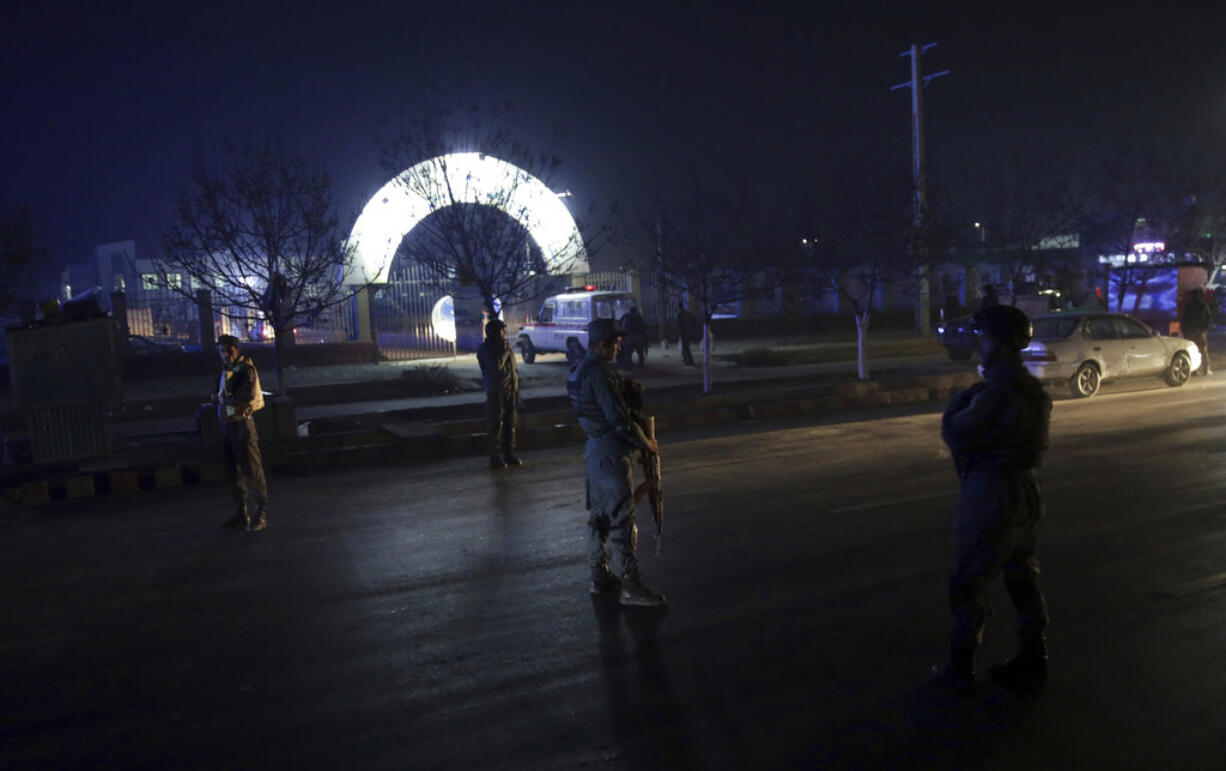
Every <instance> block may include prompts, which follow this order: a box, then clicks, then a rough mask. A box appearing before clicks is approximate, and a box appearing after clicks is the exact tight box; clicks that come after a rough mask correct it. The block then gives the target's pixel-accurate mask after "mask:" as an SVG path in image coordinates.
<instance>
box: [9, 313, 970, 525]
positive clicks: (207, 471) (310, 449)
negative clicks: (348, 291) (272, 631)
mask: <svg viewBox="0 0 1226 771" xmlns="http://www.w3.org/2000/svg"><path fill="white" fill-rule="evenodd" d="M899 343H901V344H902V345H901V349H900V348H899ZM766 345H770V343H769V342H768V341H745V342H740V341H738V342H736V343H727V344H723V345H721V346H719V347H718V348H717V349H716V350H715V352H714V356H713V360H712V366H711V373H712V384H713V387H712V390H711V392H710V393H708V394H704V393H702V369H701V366H697V367H689V366H684V365H682V364H681V360H680V353H679V352H678V351H677V350H676V349H675V348H671V349H664V350H662V349H659V348H657V349H653V350H652V351H651V354H650V355H649V357H648V362H647V367H646V369H645V370H641V371H640V370H632V371H630V372H627V373H626V374H628V375H630V376H632V377H634V378H635V379H637V380H640V382H642V383H643V384H644V387H645V391H646V393H647V399H648V407H649V410H650V411H651V412H652V414H654V415H655V416H656V417H657V426H658V428H660V429H662V430H663V429H676V428H682V427H687V426H696V425H711V424H721V423H732V422H737V421H743V420H754V419H761V418H766V417H776V416H781V415H800V414H806V413H812V412H820V411H830V410H838V409H848V408H855V407H860V406H869V405H875V404H897V403H903V402H924V401H931V400H934V399H945V398H948V395H949V393H950V391H951V389H952V388H955V387H964V386H965V385H969V384H970V383H971V382H973V381H974V380H975V379H977V375H976V374H975V370H974V367H973V366H970V365H968V364H965V363H958V364H955V363H952V362H949V361H948V359H947V357H946V356H945V355H944V352H943V350H942V349H940V348H939V347H937V346H936V345H935V343H934V342H933V341H931V340H924V339H920V338H914V337H911V338H909V342H908V341H905V340H897V339H895V340H894V341H893V342H892V343H891V345H892V346H893V347H892V348H891V350H903V351H907V350H913V351H915V352H916V355H909V356H894V357H890V358H883V359H880V360H872V359H870V362H869V366H870V372H873V373H876V375H877V377H876V378H875V379H874V380H871V381H868V382H861V381H858V379H857V377H856V362H855V360H854V357H855V345H854V343H852V344H846V343H836V342H821V343H809V344H797V343H791V344H788V343H783V342H775V343H774V344H773V345H770V347H771V348H778V349H780V350H785V351H786V350H789V349H790V350H795V351H806V352H807V355H808V356H809V357H810V358H811V357H812V355H813V353H814V352H813V351H812V349H814V348H820V349H822V351H821V354H820V356H819V358H821V357H825V356H826V355H827V354H829V355H830V357H831V358H835V359H836V360H834V361H825V362H822V363H814V364H803V365H796V366H777V367H741V366H737V365H735V364H732V363H730V362H728V361H726V360H722V359H719V358H717V357H718V356H719V355H721V354H724V355H727V354H730V353H736V352H742V351H745V350H749V349H754V348H763V347H765V346H766ZM934 349H935V350H934ZM842 356H846V357H848V358H839V357H842ZM417 366H445V367H447V368H448V369H450V370H452V371H453V372H455V373H456V374H457V375H459V377H460V378H461V380H462V382H464V383H465V384H470V385H471V390H466V391H463V392H459V393H452V394H445V395H441V396H430V397H415V398H393V399H387V398H380V399H371V400H361V398H360V397H361V396H362V391H363V390H366V389H367V387H368V386H370V384H372V383H373V384H379V385H380V387H379V388H377V389H375V390H376V391H380V392H382V393H386V392H387V385H388V382H389V381H391V382H393V383H394V381H395V380H396V379H398V378H400V377H401V373H403V372H405V371H406V370H407V369H408V368H411V367H417ZM519 369H520V373H521V381H522V384H523V385H522V391H521V393H522V395H523V398H524V400H525V409H524V411H523V412H522V413H521V424H522V428H521V432H520V445H521V447H523V448H526V449H531V448H533V447H544V446H551V445H556V444H559V443H569V442H575V443H578V442H581V441H582V436H581V435H580V433H579V432H578V429H577V427H576V426H575V425H574V421H573V419H572V418H571V415H570V409H569V405H568V404H567V402H566V397H565V379H566V374H567V371H568V368H567V366H566V361H565V357H564V356H563V355H561V354H550V355H545V356H540V357H538V359H537V361H536V363H534V364H530V365H529V364H522V363H520V364H519ZM287 382H288V384H289V387H290V389H291V395H292V394H293V393H294V390H295V389H297V391H298V393H301V394H303V395H310V394H311V393H312V392H313V391H312V389H314V393H316V394H319V395H323V396H329V395H330V393H329V389H334V388H336V387H340V388H342V389H344V390H346V391H349V390H350V389H352V393H353V396H354V397H355V398H354V400H352V401H344V402H341V403H317V404H311V403H309V399H308V400H305V403H298V401H297V397H295V401H296V405H295V406H296V409H295V417H296V421H297V424H298V437H297V438H295V439H292V440H280V441H278V440H269V441H264V442H262V444H263V445H264V446H265V456H266V461H267V463H268V465H269V466H270V467H271V468H272V469H274V470H279V471H289V472H291V473H293V472H298V473H309V472H311V471H315V470H320V469H330V468H338V467H344V466H351V465H368V464H377V463H387V462H404V461H414V460H428V459H433V458H438V457H449V456H452V457H453V456H457V455H472V454H483V453H484V452H485V451H486V448H485V438H484V424H483V422H482V421H483V419H482V417H481V416H482V409H481V408H482V405H483V403H484V400H485V399H484V394H483V392H482V391H481V390H480V385H479V383H480V374H479V368H478V367H477V364H476V360H475V356H472V355H467V356H459V357H455V358H452V357H447V358H445V359H434V360H427V361H415V362H396V363H388V362H384V363H380V364H369V365H338V366H331V367H310V368H301V369H297V370H292V371H290V372H289V373H287ZM133 385H134V386H138V384H133ZM206 387H207V384H206V385H205V386H204V387H202V386H201V384H200V381H199V380H198V379H196V378H191V379H185V378H174V379H164V380H161V381H151V382H150V381H147V382H143V383H140V384H139V386H138V387H134V388H130V389H129V390H128V401H129V404H132V403H136V402H138V401H139V400H140V398H141V397H142V396H143V397H145V398H146V399H147V400H148V404H147V405H146V408H147V409H142V410H141V411H140V412H139V413H138V415H139V416H140V417H141V418H143V419H135V420H133V419H129V420H123V421H118V422H116V423H115V424H114V428H115V430H116V432H117V434H118V436H119V444H120V448H121V449H120V450H119V451H118V452H117V453H115V454H114V455H112V456H110V457H108V458H106V459H103V460H101V461H95V462H92V463H84V464H78V465H76V466H74V467H65V466H59V467H47V468H35V467H28V468H25V469H23V471H22V473H21V475H20V477H18V478H16V479H14V478H13V477H12V475H10V480H9V482H8V483H6V484H5V489H4V498H5V499H7V500H9V501H20V502H22V503H30V504H40V503H47V502H49V501H52V500H64V499H72V498H80V497H87V496H92V495H100V494H103V495H105V494H113V493H118V492H124V491H135V490H140V489H154V488H158V487H167V486H179V485H194V484H200V483H208V482H214V481H220V480H221V478H222V472H223V469H222V468H221V464H220V462H219V457H218V452H217V451H216V450H215V448H212V447H206V446H205V445H204V444H202V443H201V442H200V440H199V438H198V436H197V435H196V430H197V429H196V419H195V415H194V407H189V409H181V411H178V412H177V413H176V414H167V415H165V417H145V416H146V415H148V414H149V413H148V410H151V411H153V413H155V414H156V412H157V411H158V410H159V409H162V408H168V407H171V406H172V405H177V407H178V408H182V406H183V405H184V404H187V405H194V404H196V403H198V401H199V400H200V399H203V398H206V397H207V391H206V390H204V388H206ZM266 387H267V386H266ZM155 396H157V397H161V398H158V399H150V398H149V397H155ZM189 410H190V411H189Z"/></svg>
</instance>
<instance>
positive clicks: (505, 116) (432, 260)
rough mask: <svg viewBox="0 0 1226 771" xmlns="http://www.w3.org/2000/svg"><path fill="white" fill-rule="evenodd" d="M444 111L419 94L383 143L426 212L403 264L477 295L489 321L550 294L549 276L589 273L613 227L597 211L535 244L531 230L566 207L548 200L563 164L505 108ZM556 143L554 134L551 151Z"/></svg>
mask: <svg viewBox="0 0 1226 771" xmlns="http://www.w3.org/2000/svg"><path fill="white" fill-rule="evenodd" d="M447 104H448V100H447V99H446V98H443V97H439V96H435V95H433V94H427V95H425V96H422V97H420V98H419V99H418V101H417V104H416V105H415V107H414V109H412V110H405V111H404V112H403V114H402V116H401V118H400V119H399V121H398V122H397V123H396V124H395V125H394V126H393V127H392V129H391V131H392V133H391V134H390V135H389V136H387V137H385V138H383V139H381V141H380V144H381V149H382V155H383V165H384V167H385V169H386V170H387V172H388V173H389V174H391V175H393V178H394V179H395V180H396V183H397V185H399V186H400V187H401V189H402V190H403V191H404V192H405V193H406V194H407V195H409V196H411V197H412V198H413V200H415V201H422V202H424V204H425V206H426V207H427V209H428V216H426V217H424V218H423V219H422V220H421V221H420V222H419V223H418V224H417V225H416V226H415V227H414V228H413V230H412V231H411V232H410V233H409V235H408V237H406V238H405V240H404V242H403V243H402V244H401V245H400V247H399V250H398V257H399V258H401V259H411V260H413V261H415V262H417V263H419V264H421V265H423V266H425V267H426V269H428V270H429V271H430V272H431V273H433V274H434V275H436V276H437V277H439V278H440V279H443V280H446V281H452V282H455V283H456V284H458V285H459V286H460V287H461V288H464V287H468V288H470V291H475V292H476V293H477V294H478V295H479V296H480V298H481V302H482V304H483V306H484V310H485V311H486V313H489V314H491V315H492V314H494V312H495V304H496V302H498V303H502V304H504V305H510V304H513V303H520V302H528V301H531V300H534V299H537V298H539V297H540V296H541V295H542V294H545V293H547V292H549V291H551V290H552V288H553V287H552V284H551V282H549V281H548V280H545V279H546V277H547V276H548V275H550V274H553V275H562V274H568V273H571V272H574V271H576V270H586V269H587V268H586V265H587V258H588V256H590V255H591V254H593V253H594V252H595V251H596V250H597V249H598V248H599V243H600V241H601V239H602V238H604V237H606V236H607V233H608V229H609V228H608V225H607V224H606V225H597V224H595V222H594V220H595V217H596V210H595V207H594V206H593V207H589V209H588V210H587V212H586V213H585V214H584V215H583V216H582V217H580V218H579V219H578V220H576V225H577V227H576V228H574V229H568V230H567V233H566V234H563V235H562V237H561V239H560V240H555V241H553V242H551V243H549V244H539V243H537V242H536V241H535V240H534V239H533V237H532V229H533V227H534V226H535V225H540V224H548V225H549V226H551V227H555V228H556V227H557V225H558V223H557V222H550V223H541V222H539V221H538V218H539V212H538V211H537V207H538V206H539V205H541V204H545V205H548V206H552V207H554V208H555V209H556V207H558V206H561V204H560V203H558V202H557V201H556V200H547V199H550V198H553V197H554V194H553V192H552V189H553V186H554V185H555V183H556V177H557V172H558V169H559V168H560V167H561V165H562V161H561V159H560V158H559V157H558V156H557V155H555V154H554V153H553V152H552V151H545V152H536V151H534V150H532V149H530V147H529V145H527V144H525V143H522V142H520V141H518V140H517V139H516V138H515V135H514V133H513V131H512V128H511V126H512V124H513V115H514V111H513V110H512V109H511V107H510V106H509V105H505V104H504V105H501V106H498V107H494V108H479V107H468V108H460V107H450V106H447ZM556 142H557V136H556V133H555V136H554V138H553V140H552V141H551V142H550V147H551V148H552V147H553V146H554V145H556ZM542 185H543V186H544V187H543V188H542ZM543 199H545V200H543ZM558 213H559V214H561V212H558ZM581 234H582V235H581ZM546 249H547V250H548V253H546Z"/></svg>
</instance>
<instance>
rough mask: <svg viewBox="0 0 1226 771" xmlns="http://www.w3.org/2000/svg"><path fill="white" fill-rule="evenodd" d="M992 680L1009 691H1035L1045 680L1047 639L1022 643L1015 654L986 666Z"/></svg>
mask: <svg viewBox="0 0 1226 771" xmlns="http://www.w3.org/2000/svg"><path fill="white" fill-rule="evenodd" d="M988 674H989V675H990V676H991V678H992V679H993V680H995V681H996V682H998V683H1000V684H1001V685H1002V686H1004V687H1005V688H1008V689H1009V690H1011V691H1035V690H1038V689H1039V688H1042V687H1043V684H1044V683H1046V682H1047V641H1046V640H1045V639H1039V640H1037V641H1034V642H1030V643H1023V644H1022V646H1021V647H1020V648H1018V651H1017V655H1016V656H1014V657H1013V658H1011V659H1009V660H1008V661H1002V662H1001V663H999V664H993V665H992V666H990V667H988Z"/></svg>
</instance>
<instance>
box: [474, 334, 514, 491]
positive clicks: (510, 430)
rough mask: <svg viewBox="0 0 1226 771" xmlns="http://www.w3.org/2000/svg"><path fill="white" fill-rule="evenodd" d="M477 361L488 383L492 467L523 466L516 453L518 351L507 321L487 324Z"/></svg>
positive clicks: (486, 407) (486, 413)
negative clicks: (508, 332)
mask: <svg viewBox="0 0 1226 771" xmlns="http://www.w3.org/2000/svg"><path fill="white" fill-rule="evenodd" d="M477 363H478V364H480V365H481V379H482V381H483V382H484V384H485V417H486V421H487V423H488V426H489V428H488V434H489V448H490V468H491V469H504V468H506V467H507V466H522V465H523V463H524V462H523V461H522V460H520V459H519V457H518V456H516V455H515V422H516V419H517V418H518V417H519V370H517V369H516V368H515V351H514V349H512V348H511V346H510V345H508V344H507V325H506V324H504V323H503V322H502V319H493V320H492V321H490V322H489V323H488V324H486V325H485V342H483V343H481V345H480V346H479V347H478V348H477Z"/></svg>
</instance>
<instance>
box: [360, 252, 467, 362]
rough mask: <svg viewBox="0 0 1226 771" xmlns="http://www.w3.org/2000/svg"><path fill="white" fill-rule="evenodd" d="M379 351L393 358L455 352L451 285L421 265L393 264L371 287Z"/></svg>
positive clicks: (402, 358)
mask: <svg viewBox="0 0 1226 771" xmlns="http://www.w3.org/2000/svg"><path fill="white" fill-rule="evenodd" d="M371 290H372V291H371V294H372V300H371V301H372V303H373V306H372V307H373V313H374V317H375V335H376V338H377V339H378V343H379V351H380V352H381V353H382V354H383V355H384V356H386V357H387V358H389V359H392V360H406V359H421V358H429V357H433V356H447V355H455V351H456V345H455V306H454V304H451V303H448V302H447V298H449V297H450V291H451V287H450V286H449V282H446V281H443V280H440V279H439V278H438V277H437V276H435V275H433V274H432V273H431V272H430V271H428V270H426V269H425V268H424V267H422V266H421V265H417V264H407V265H398V266H396V267H395V268H394V269H393V271H392V272H391V274H390V275H389V276H388V281H387V283H386V284H380V285H377V286H374V287H371Z"/></svg>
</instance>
